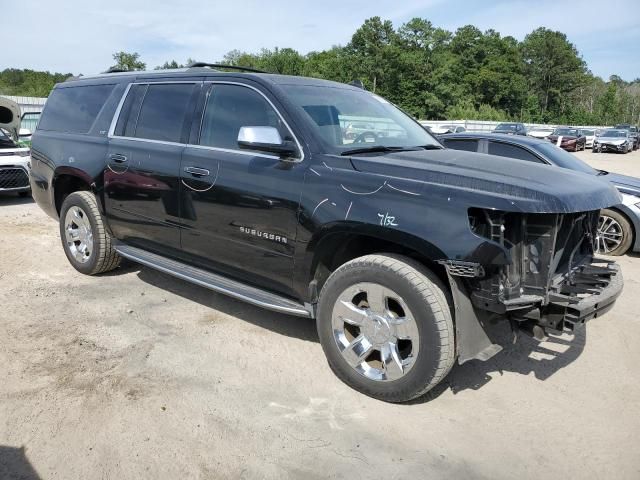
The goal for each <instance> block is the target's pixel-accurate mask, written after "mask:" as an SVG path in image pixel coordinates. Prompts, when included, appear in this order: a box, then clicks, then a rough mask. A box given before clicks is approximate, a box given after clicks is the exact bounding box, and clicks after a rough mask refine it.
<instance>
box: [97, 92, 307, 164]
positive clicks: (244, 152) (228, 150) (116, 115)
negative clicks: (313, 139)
mask: <svg viewBox="0 0 640 480" xmlns="http://www.w3.org/2000/svg"><path fill="white" fill-rule="evenodd" d="M179 83H191V84H194V85H197V84H200V85H205V84H206V85H212V86H213V85H215V84H222V85H238V86H240V87H245V88H249V89H251V90H254V91H256V92H258V94H260V95H262V97H263V98H264V99H265V100H266V101H267V103H269V105H270V106H271V108H273V110H274V111H275V112H276V114H277V115H278V117H279V118H280V120H282V123H284V125H285V127H286V128H287V130H288V131H289V133H290V134H291V136H292V137H293V139H294V141H295V143H296V146H297V147H298V151H299V152H300V158H293V159H289V160H288V161H290V162H291V163H300V162H302V161H303V160H304V158H305V155H304V149H303V148H302V144H301V143H300V141H299V140H298V137H296V135H295V133H293V130H292V128H291V126H289V123H288V122H287V121H286V120H285V118H284V117H283V116H282V114H281V113H280V111H279V110H278V109H277V108H276V106H275V105H274V104H273V102H272V101H271V100H270V99H269V97H267V96H266V95H265V94H264V93H263V92H262V91H260V90H259V89H257V88H256V87H254V86H252V85H247V84H245V83H241V82H232V81H207V80H205V81H199V80H192V81H184V80H183V81H180V80H176V81H162V82H151V81H144V82H131V83H130V84H128V85H127V88H125V90H124V92H123V93H122V98H121V99H120V102H119V103H118V108H116V111H115V113H114V114H113V119H112V120H111V125H110V126H109V133H108V134H107V137H108V138H109V139H112V138H121V139H123V140H133V141H136V142H149V143H156V144H163V145H175V146H182V147H191V148H197V149H202V150H212V151H217V152H225V153H236V154H238V155H245V156H251V157H262V158H269V159H272V160H282V159H281V158H280V156H279V155H270V154H267V153H259V152H253V151H250V150H242V149H238V150H235V149H231V148H221V147H212V146H209V145H197V144H192V143H179V142H169V141H165V140H153V139H150V138H138V137H125V136H121V135H114V133H115V129H116V125H117V124H118V119H119V118H120V114H121V113H122V107H123V106H124V103H125V101H126V99H127V96H128V95H129V91H130V90H131V88H132V87H133V86H134V85H163V84H179ZM210 94H211V90H209V91H208V92H207V98H206V99H205V108H204V109H203V111H202V117H201V118H200V132H199V135H198V140H200V133H201V132H202V124H203V122H204V115H205V112H206V107H207V104H206V102H207V100H208V98H209V95H210ZM145 96H146V92H145ZM136 127H137V125H136Z"/></svg>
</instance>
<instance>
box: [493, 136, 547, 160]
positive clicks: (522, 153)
mask: <svg viewBox="0 0 640 480" xmlns="http://www.w3.org/2000/svg"><path fill="white" fill-rule="evenodd" d="M488 153H489V154H490V155H498V156H500V157H509V158H515V159H517V160H526V161H527V162H537V163H543V161H542V160H541V159H540V158H538V157H537V156H535V155H534V154H533V153H531V152H530V151H529V150H527V149H525V148H522V147H519V146H518V145H512V144H509V143H502V142H493V141H490V142H489V152H488Z"/></svg>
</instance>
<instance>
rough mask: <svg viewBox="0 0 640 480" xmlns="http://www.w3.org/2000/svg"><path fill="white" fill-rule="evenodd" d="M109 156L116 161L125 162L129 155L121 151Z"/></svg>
mask: <svg viewBox="0 0 640 480" xmlns="http://www.w3.org/2000/svg"><path fill="white" fill-rule="evenodd" d="M109 158H111V160H113V161H114V162H116V163H125V162H126V161H127V156H126V155H122V154H121V153H114V154H112V155H111V156H110V157H109Z"/></svg>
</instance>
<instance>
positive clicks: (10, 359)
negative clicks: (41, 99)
mask: <svg viewBox="0 0 640 480" xmlns="http://www.w3.org/2000/svg"><path fill="white" fill-rule="evenodd" d="M579 155H580V156H581V157H582V158H584V159H585V160H587V161H589V162H590V163H592V164H594V165H595V166H597V167H598V168H604V169H607V170H611V171H617V172H621V173H627V174H631V175H633V174H635V175H637V176H640V152H634V153H633V154H628V155H615V154H598V155H594V154H591V152H590V151H587V152H585V153H580V154H579ZM620 263H621V264H622V267H623V271H624V275H625V279H626V286H625V290H624V293H623V295H622V297H621V298H620V299H619V301H618V303H617V304H616V306H615V308H614V309H613V310H612V311H611V312H610V313H608V314H607V315H606V316H603V317H602V318H598V319H597V320H594V321H592V322H590V323H589V324H588V325H587V327H586V329H585V330H584V331H582V332H580V333H579V334H577V335H575V336H569V335H565V336H562V337H558V338H552V339H551V340H550V341H548V342H545V343H541V344H539V343H537V342H536V341H534V340H532V339H530V338H528V337H523V338H521V339H520V341H518V342H517V343H516V344H513V343H512V335H511V333H510V332H509V330H508V328H507V327H506V325H498V326H495V327H493V328H492V332H491V333H492V335H493V336H494V337H495V338H496V339H497V340H498V341H499V343H501V344H503V345H504V347H505V350H504V351H503V352H502V353H500V354H499V355H497V356H496V357H494V358H493V359H492V360H490V361H488V362H486V363H482V362H470V363H467V364H465V365H463V366H457V367H455V368H454V369H453V371H452V372H451V374H450V375H449V376H448V377H447V379H446V380H445V382H444V383H443V384H442V385H441V386H439V387H438V388H437V389H436V390H435V391H434V392H432V393H431V394H429V395H428V396H427V397H426V398H424V399H422V400H421V401H419V402H415V403H413V404H410V405H390V404H385V403H382V402H379V401H375V400H372V399H370V398H368V397H366V396H364V395H361V394H359V393H357V392H355V391H353V390H351V389H349V388H348V387H346V386H345V385H343V384H342V383H341V382H340V381H338V380H337V379H336V377H335V376H334V375H333V374H332V373H331V371H330V370H329V368H328V366H327V364H326V362H325V359H324V356H323V354H322V350H321V347H320V345H319V343H318V338H317V335H316V333H315V327H314V324H313V322H312V321H310V320H302V319H299V318H294V317H287V316H284V315H280V314H276V313H271V312H268V311H264V310H260V309H258V308H254V307H252V306H247V305H245V304H243V303H240V302H238V301H235V300H231V299H228V298H226V297H224V296H221V295H218V294H215V293H212V292H210V291H208V290H205V289H203V288H200V287H197V286H193V285H190V284H188V283H185V282H183V281H180V280H176V279H173V278H171V277H168V276H166V275H163V274H160V273H157V272H155V271H153V270H150V269H148V268H141V267H140V266H137V265H134V264H127V265H126V266H124V267H123V268H121V269H119V270H117V271H115V272H113V273H111V274H108V275H103V276H100V277H87V276H83V275H81V274H79V273H77V272H76V271H75V270H74V269H73V268H72V267H71V266H70V265H69V263H68V262H67V260H66V258H65V256H64V253H63V251H62V248H61V246H60V240H59V237H58V230H57V225H56V223H55V222H54V221H52V220H51V219H49V218H48V217H46V216H45V215H44V214H43V213H42V212H41V211H40V209H39V208H38V207H37V206H36V205H35V204H34V203H32V202H31V201H26V200H23V199H18V198H16V197H15V196H5V197H0V478H2V479H7V478H9V479H11V478H27V479H31V478H42V479H50V478H60V479H125V478H126V479H129V478H131V479H142V478H148V479H178V478H229V479H236V478H274V479H275V478H277V479H285V478H303V479H313V478H349V479H360V478H368V479H371V478H388V479H394V478H419V479H422V478H430V479H434V478H449V479H459V478H490V479H496V478H550V479H553V478H565V477H571V478H585V479H586V478H589V479H591V478H595V479H599V478H602V479H605V478H606V479H612V478H615V479H638V478H640V444H639V442H638V432H639V431H640V407H639V406H640V381H639V380H640V374H639V371H640V369H639V368H638V365H640V348H639V346H638V342H640V320H639V318H638V311H639V310H640V287H639V285H638V284H639V281H640V275H639V274H640V258H638V257H637V256H632V255H628V256H625V257H623V258H620Z"/></svg>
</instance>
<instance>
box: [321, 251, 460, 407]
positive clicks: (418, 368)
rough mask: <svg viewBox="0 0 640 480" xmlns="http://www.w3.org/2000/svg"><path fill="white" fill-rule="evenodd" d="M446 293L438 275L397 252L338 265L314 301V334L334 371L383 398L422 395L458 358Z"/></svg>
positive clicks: (403, 399)
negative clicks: (316, 304)
mask: <svg viewBox="0 0 640 480" xmlns="http://www.w3.org/2000/svg"><path fill="white" fill-rule="evenodd" d="M446 292H447V290H446V288H445V287H444V285H443V284H442V282H441V281H440V279H439V278H438V277H437V276H436V275H434V274H433V273H432V272H431V271H429V270H428V269H427V268H425V267H424V266H423V265H422V264H420V263H418V262H416V261H414V260H412V259H410V258H407V257H403V256H400V255H394V254H379V255H367V256H364V257H360V258H356V259H354V260H351V261H350V262H347V263H346V264H344V265H342V266H341V267H340V268H338V269H337V270H336V271H335V272H333V274H332V275H331V276H330V277H329V279H328V280H327V281H326V283H325V285H324V287H323V288H322V292H321V294H320V300H319V302H318V315H317V328H318V335H319V337H320V343H321V344H322V348H323V350H324V352H325V355H326V357H327V360H328V362H329V366H330V367H331V369H332V370H333V372H334V373H335V374H336V375H337V376H338V378H340V379H341V380H342V381H343V382H344V383H346V384H347V385H349V386H350V387H352V388H354V389H355V390H357V391H359V392H362V393H364V394H365V395H368V396H370V397H373V398H376V399H379V400H383V401H386V402H406V401H409V400H412V399H414V398H417V397H419V396H421V395H423V394H425V393H426V392H427V391H429V390H430V389H432V388H433V387H434V386H435V385H437V384H438V383H439V382H440V381H441V380H442V379H443V378H444V377H445V376H446V375H447V374H448V373H449V371H450V370H451V368H452V367H453V364H454V362H455V358H456V352H455V339H454V327H453V319H452V315H451V308H450V305H449V302H448V301H447V293H446ZM394 345H395V346H394Z"/></svg>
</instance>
